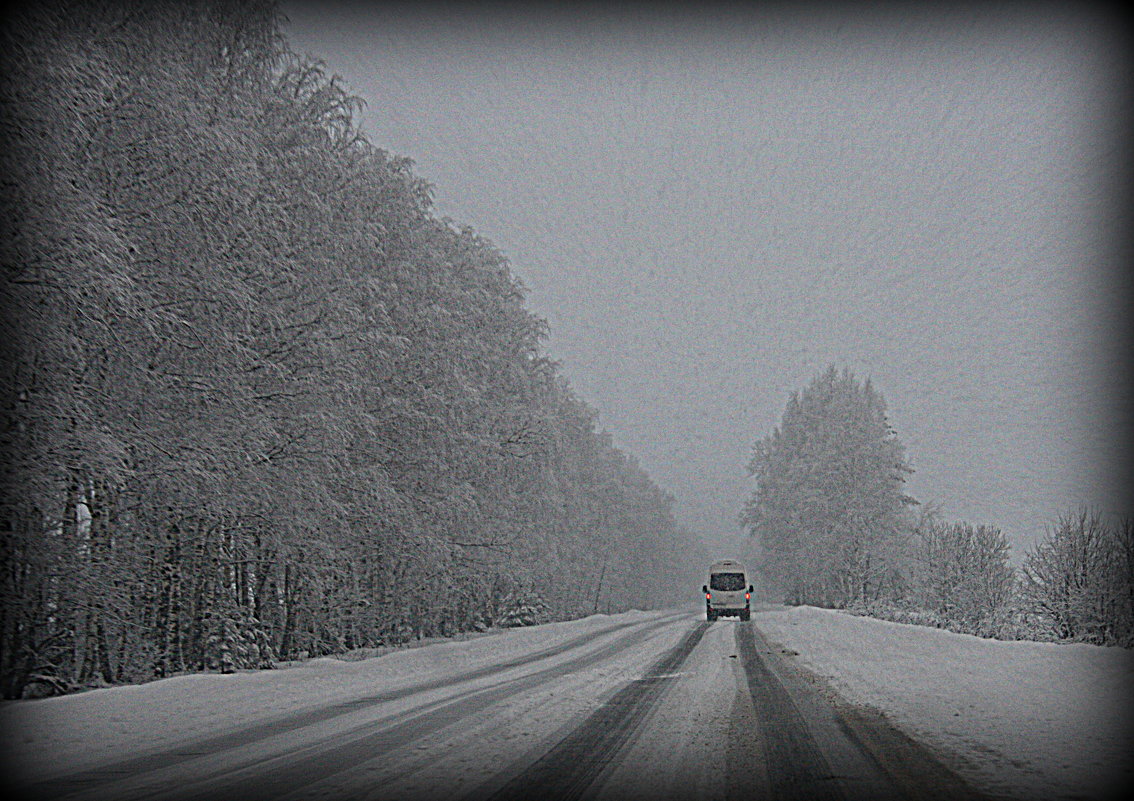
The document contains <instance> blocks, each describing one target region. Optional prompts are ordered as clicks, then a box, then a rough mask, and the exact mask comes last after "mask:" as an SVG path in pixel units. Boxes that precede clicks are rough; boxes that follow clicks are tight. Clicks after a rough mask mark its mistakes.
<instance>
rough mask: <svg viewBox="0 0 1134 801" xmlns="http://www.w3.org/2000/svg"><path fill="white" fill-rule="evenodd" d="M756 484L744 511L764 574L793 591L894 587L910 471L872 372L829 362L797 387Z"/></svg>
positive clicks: (793, 598)
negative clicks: (864, 376)
mask: <svg viewBox="0 0 1134 801" xmlns="http://www.w3.org/2000/svg"><path fill="white" fill-rule="evenodd" d="M748 469H749V473H750V474H751V475H752V476H754V477H755V479H756V489H755V491H754V493H753V494H752V497H751V498H750V499H749V501H748V504H747V506H746V508H745V510H744V513H743V515H742V516H741V522H742V525H744V526H745V527H746V528H747V529H748V532H749V534H750V535H751V536H753V537H755V538H756V539H757V541H758V544H759V548H760V553H761V554H762V559H763V569H764V571H765V572H766V574H767V579H768V580H769V581H771V582H772V583H774V584H775V585H777V586H779V587H781V588H782V590H783V592H784V595H785V598H786V600H788V601H789V602H792V603H810V604H817V605H823V606H845V605H846V604H848V603H852V602H870V601H872V600H874V599H877V598H879V597H882V596H883V595H885V594H887V593H890V592H893V591H895V590H896V586H895V585H896V584H897V582H898V580H899V573H898V567H899V557H900V555H901V553H902V550H903V548H904V539H905V531H906V528H907V521H906V514H905V513H906V511H907V509H908V508H909V507H911V506H912V505H914V504H916V503H917V502H916V501H915V500H914V499H913V498H911V497H910V496H908V495H906V494H905V493H904V491H903V488H904V487H903V485H904V482H905V480H906V477H907V476H908V475H909V474H910V473H911V472H912V469H911V468H910V466H909V465H908V463H907V462H906V459H905V455H904V448H903V446H902V444H901V442H900V441H899V440H898V438H897V436H896V434H895V432H894V430H893V429H892V428H891V427H890V425H889V423H888V422H887V419H886V406H885V402H884V401H883V399H882V396H881V395H879V394H878V393H877V392H876V391H875V390H874V388H873V386H872V385H871V383H870V381H869V379H868V380H866V381H865V382H859V381H858V380H857V379H856V378H855V377H854V375H853V374H852V373H851V372H850V371H849V370H847V369H844V370H842V371H841V372H840V371H838V370H836V369H835V367H833V366H832V367H829V368H828V369H827V370H826V371H824V372H823V373H822V374H820V375H819V376H817V377H816V378H815V379H814V380H813V381H812V382H811V383H810V384H809V385H808V386H807V387H806V388H805V389H804V390H803V391H802V392H799V393H792V395H791V397H790V399H789V400H788V404H787V409H786V410H785V411H784V416H783V420H782V422H781V423H780V426H779V427H778V428H776V429H775V430H774V431H773V432H772V434H771V435H770V436H768V437H765V438H764V439H762V440H760V441H758V442H757V443H756V444H755V446H754V448H753V454H752V460H751V462H750V464H749V467H748Z"/></svg>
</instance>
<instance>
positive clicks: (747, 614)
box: [740, 609, 752, 620]
mask: <svg viewBox="0 0 1134 801" xmlns="http://www.w3.org/2000/svg"><path fill="white" fill-rule="evenodd" d="M740 619H741V620H751V619H752V612H750V611H749V610H747V609H745V610H744V611H743V612H741V613H740Z"/></svg>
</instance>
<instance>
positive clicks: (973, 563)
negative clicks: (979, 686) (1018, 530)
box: [909, 518, 1015, 637]
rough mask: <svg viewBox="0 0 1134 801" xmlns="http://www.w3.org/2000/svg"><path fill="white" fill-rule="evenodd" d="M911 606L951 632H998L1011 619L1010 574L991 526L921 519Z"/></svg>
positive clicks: (1004, 544) (1004, 543)
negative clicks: (912, 604)
mask: <svg viewBox="0 0 1134 801" xmlns="http://www.w3.org/2000/svg"><path fill="white" fill-rule="evenodd" d="M911 550H912V552H913V553H912V556H913V559H912V562H913V566H912V569H911V571H910V573H911V575H910V577H909V583H910V585H911V586H910V591H911V595H912V601H913V603H914V604H915V605H916V607H917V608H918V609H920V610H922V611H925V612H928V613H929V614H930V615H931V616H932V619H933V620H936V621H937V622H938V623H939V624H940V625H941V626H943V627H945V628H948V629H950V630H952V631H959V632H962V633H965V634H975V635H977V636H982V637H990V636H995V635H996V634H997V633H999V632H1000V631H1001V630H1002V628H1003V624H1004V623H1005V622H1006V618H1007V616H1008V615H1009V614H1010V612H1009V609H1010V604H1011V601H1012V590H1013V585H1014V582H1015V571H1014V570H1013V568H1012V565H1011V564H1010V563H1009V546H1008V540H1007V538H1005V536H1004V534H1003V533H1002V532H1001V531H1000V529H998V528H996V527H994V526H985V525H977V526H973V525H970V524H969V523H964V522H959V523H945V522H943V521H941V520H937V519H932V518H931V519H928V520H924V521H923V522H922V523H921V524H920V525H919V526H918V527H917V529H916V530H915V533H914V538H913V542H912V543H911Z"/></svg>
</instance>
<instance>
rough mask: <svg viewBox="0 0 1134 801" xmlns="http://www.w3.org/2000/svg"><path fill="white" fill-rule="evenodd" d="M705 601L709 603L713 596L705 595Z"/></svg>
mask: <svg viewBox="0 0 1134 801" xmlns="http://www.w3.org/2000/svg"><path fill="white" fill-rule="evenodd" d="M705 600H706V601H711V600H713V594H712V593H711V592H707V593H705Z"/></svg>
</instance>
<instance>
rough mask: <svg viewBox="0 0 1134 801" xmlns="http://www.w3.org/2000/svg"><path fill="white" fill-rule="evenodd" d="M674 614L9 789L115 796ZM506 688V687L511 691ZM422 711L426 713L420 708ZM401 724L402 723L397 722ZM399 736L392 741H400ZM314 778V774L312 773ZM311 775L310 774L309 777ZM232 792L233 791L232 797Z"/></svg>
mask: <svg viewBox="0 0 1134 801" xmlns="http://www.w3.org/2000/svg"><path fill="white" fill-rule="evenodd" d="M675 617H680V615H677V616H675V615H667V616H665V617H663V618H660V619H658V620H654V621H650V622H646V623H642V622H635V623H628V624H624V625H621V626H612V627H610V628H604V629H601V630H599V631H594V632H588V633H586V634H582V635H579V636H578V637H573V638H571V639H570V640H566V641H565V642H562V643H560V644H558V645H555V646H552V647H550V648H545V649H543V650H540V651H536V652H534V653H531V654H526V655H524V656H520V657H516V658H515V659H511V660H509V661H507V662H503V663H497V664H492V665H486V666H484V667H480V668H475V669H473V670H469V671H466V672H464V673H460V674H457V675H456V676H448V677H442V678H439V679H434V680H432V681H428V682H423V683H421V684H416V685H413V686H410V687H403V688H400V689H397V690H390V691H388V692H383V693H376V694H374V695H368V696H365V697H362V698H355V699H351V700H349V701H343V702H339V703H335V704H331V705H328V706H325V707H319V708H316V709H312V710H307V711H304V712H297V713H295V714H292V715H287V716H284V717H281V718H276V719H274V720H270V721H266V722H264V723H258V724H256V725H254V726H249V727H246V728H243V729H240V730H238V731H234V732H230V733H228V734H224V735H219V736H217V737H209V738H205V739H202V740H198V741H195V742H193V743H190V744H187V745H183V746H180V747H178V748H174V749H170V750H168V751H163V752H160V753H156V754H149V755H146V756H141V757H136V758H133V759H127V760H122V761H120V762H116V763H113V764H110V765H104V766H100V767H97V768H91V769H89V770H84V771H81V772H79V773H73V774H68V775H64V776H60V777H58V778H55V779H49V780H47V781H43V782H35V783H32V784H28V785H25V786H22V787H20V786H17V787H14V788H12V789H13V790H15V791H16V792H18V793H19V797H20V798H27V799H33V800H34V799H62V798H66V797H69V796H72V795H80V796H81V797H84V798H100V797H105V798H117V797H118V796H117V795H115V794H114V793H111V792H109V785H112V784H114V783H117V782H120V781H122V780H125V779H129V778H131V777H137V776H141V775H143V774H146V773H154V772H157V771H161V770H164V769H167V768H171V767H175V766H177V765H181V764H183V763H186V762H189V761H191V760H194V759H199V758H202V757H207V756H210V755H214V754H220V753H223V752H225V751H228V750H230V749H234V748H239V747H244V746H247V745H249V744H252V743H256V742H259V741H262V740H267V739H268V738H271V737H276V736H278V735H280V734H285V733H287V732H290V731H294V730H297V729H302V728H306V727H308V726H312V725H316V724H319V723H323V722H326V721H328V720H332V719H334V718H336V717H339V716H342V715H347V714H351V713H354V712H357V711H359V710H361V709H365V708H367V707H371V706H378V705H380V704H385V703H390V702H392V701H399V700H402V699H404V698H408V697H411V696H413V695H417V694H419V693H427V692H432V691H435V690H441V689H445V688H447V687H455V686H457V685H460V684H465V683H468V682H472V681H476V680H478V679H483V678H486V677H489V676H492V675H495V674H500V673H503V672H505V671H508V670H514V669H516V668H522V667H526V666H528V665H532V664H534V663H537V662H541V661H544V660H547V659H552V658H554V657H556V656H561V655H562V654H565V653H568V652H570V651H573V650H575V649H578V648H582V647H584V646H586V645H588V644H590V643H591V642H593V641H595V640H597V639H599V638H601V637H604V636H607V635H610V634H612V633H615V632H618V631H619V630H621V629H625V628H631V629H633V630H632V631H631V632H630V633H629V634H625V635H623V636H622V637H620V638H619V639H618V640H616V641H615V643H612V644H611V645H608V646H606V647H604V648H603V649H601V650H600V651H598V652H595V653H594V654H588V655H585V656H583V657H579V658H576V659H574V660H571V661H570V662H568V663H565V664H566V665H576V668H575V669H577V668H578V667H579V666H581V664H582V663H586V664H590V663H591V662H593V661H598V660H599V659H600V658H605V656H601V657H600V656H598V655H599V654H601V655H609V653H610V652H612V651H613V650H615V649H620V648H623V647H625V646H626V644H627V643H626V640H636V639H639V638H641V637H644V636H645V635H646V634H647V633H648V632H649V631H652V630H653V629H655V628H658V627H660V626H663V625H666V624H668V623H671V622H672V621H673V619H674V618H675ZM562 667H564V665H562V664H561V665H555V666H552V667H550V668H545V669H543V670H541V671H538V672H537V673H535V674H529V675H528V676H524V677H518V678H516V679H510V680H506V681H504V682H502V683H501V684H503V685H512V684H513V683H514V682H516V681H521V682H525V683H526V680H527V679H530V678H531V677H532V676H543V675H545V674H546V673H548V672H552V671H555V670H557V669H560V668H562ZM499 686H501V685H499V684H498V685H493V686H492V687H490V688H488V690H485V689H483V688H482V689H480V690H477V691H473V692H472V693H466V694H460V695H458V696H456V697H455V698H454V697H449V698H446V699H444V700H442V701H439V702H434V703H432V704H427V705H426V709H427V710H428V709H430V708H432V709H433V711H437V710H436V707H438V706H441V707H448V706H450V705H452V704H453V703H454V702H455V701H460V700H462V699H465V698H468V697H470V696H476V695H479V694H481V693H484V692H488V691H491V690H493V689H495V688H498V687H499ZM511 691H512V690H511V688H510V689H509V692H511ZM420 711H421V710H420V709H418V710H414V711H411V712H409V713H405V714H404V715H401V716H399V717H406V716H414V715H416V714H417V713H418V712H420ZM426 714H431V713H430V712H428V711H427V712H426ZM450 721H451V718H446V722H450ZM402 725H405V724H402ZM402 742H404V741H396V744H398V745H400V744H401V743H402ZM315 778H318V777H315ZM312 780H314V779H312ZM102 786H107V788H108V791H107V792H106V793H105V794H102V795H100V794H99V789H98V788H100V787H102ZM297 786H299V785H297V784H295V783H292V784H291V785H290V786H288V787H287V789H288V790H294V789H295V788H296V787H297ZM133 797H145V796H144V795H135V796H133ZM234 797H235V796H234ZM254 797H255V798H259V797H271V796H261V795H260V794H259V793H253V794H251V795H248V796H247V798H249V799H251V798H254Z"/></svg>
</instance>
